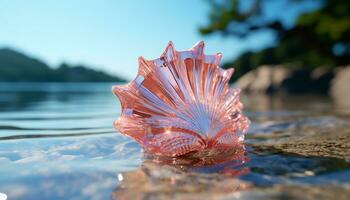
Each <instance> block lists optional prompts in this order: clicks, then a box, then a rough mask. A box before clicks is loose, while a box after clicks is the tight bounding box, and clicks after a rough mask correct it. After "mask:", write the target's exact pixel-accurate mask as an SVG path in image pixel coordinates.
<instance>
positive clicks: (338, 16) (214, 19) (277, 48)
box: [199, 0, 350, 78]
mask: <svg viewBox="0 0 350 200" xmlns="http://www.w3.org/2000/svg"><path fill="white" fill-rule="evenodd" d="M276 1H277V0H251V1H247V0H221V1H209V2H210V4H211V11H210V14H209V23H208V24H207V25H206V26H203V27H200V29H199V31H200V33H202V34H203V35H210V34H215V33H220V34H222V35H223V36H224V37H236V38H246V37H249V36H251V35H252V34H254V33H255V32H256V31H261V30H268V31H271V32H272V33H273V34H274V37H275V41H276V42H275V45H274V46H272V47H271V46H270V47H267V48H265V49H263V50H261V51H258V52H244V53H243V54H242V55H240V56H239V57H238V58H237V59H235V60H234V61H232V62H231V63H226V65H225V66H232V65H233V66H235V67H237V68H236V75H235V78H236V77H237V76H240V75H242V74H244V73H246V72H248V71H250V70H251V69H254V68H256V67H258V66H259V65H262V64H280V63H298V64H299V65H301V66H303V67H305V68H308V69H313V68H316V67H319V66H328V67H335V66H339V65H345V64H349V57H350V1H344V0H285V2H286V4H287V5H290V6H295V5H299V6H300V5H301V6H302V5H303V4H307V3H310V2H311V3H315V2H317V3H318V5H319V6H317V7H316V8H314V9H310V10H308V11H306V12H301V13H299V15H298V16H297V18H296V20H295V22H294V24H293V26H292V27H288V26H286V24H285V23H284V21H283V20H282V18H276V19H268V17H266V11H269V12H279V13H281V15H284V14H285V13H284V12H283V10H274V9H273V8H270V9H267V10H266V9H265V10H264V8H266V7H269V6H270V5H272V4H273V3H274V2H276ZM247 2H249V3H247ZM244 3H245V4H248V6H247V5H246V6H245V8H243V7H244V6H243V5H244Z"/></svg>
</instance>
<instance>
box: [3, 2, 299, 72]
mask: <svg viewBox="0 0 350 200" xmlns="http://www.w3.org/2000/svg"><path fill="white" fill-rule="evenodd" d="M0 7H1V12H0V24H1V31H0V47H13V48H16V49H18V50H20V51H23V52H24V53H27V54H29V55H31V56H35V57H37V58H39V59H42V60H44V61H45V62H47V63H48V64H50V65H52V66H57V65H59V64H60V63H61V62H63V61H65V62H68V63H70V64H86V65H89V66H92V67H94V68H96V69H102V70H105V71H107V72H110V73H113V74H120V75H122V76H125V77H127V78H132V77H134V76H135V74H136V72H137V58H138V56H141V55H142V56H144V57H145V58H148V59H151V58H155V57H158V56H159V55H160V54H161V52H162V51H163V49H164V47H165V46H166V44H167V43H168V41H169V40H172V41H173V42H174V44H175V47H176V48H177V49H178V50H184V49H188V48H190V47H191V46H192V45H193V44H194V43H196V42H197V41H199V40H204V41H205V43H206V54H212V53H216V52H222V53H223V54H224V60H225V59H226V60H227V59H232V58H233V57H236V56H237V55H239V54H240V53H241V52H242V51H244V50H246V49H259V48H261V47H263V46H265V45H268V44H271V43H272V41H273V40H272V37H271V35H269V34H268V33H261V34H258V35H257V36H255V37H253V38H249V39H247V40H237V39H227V38H222V37H220V36H215V35H214V36H210V37H208V36H206V37H204V36H201V35H200V34H199V33H198V27H199V26H200V25H205V24H206V22H207V15H208V12H209V9H210V8H209V5H208V3H207V2H206V1H205V0H190V1H188V0H187V1H186V0H177V1H161V0H150V1H142V0H139V1H136V0H130V1H126V0H125V1H117V0H105V1H99V0H65V1H63V0H62V1H47V0H33V1H23V0H11V1H7V0H0ZM292 14H293V13H292ZM270 17H274V14H273V13H272V15H271V16H270Z"/></svg>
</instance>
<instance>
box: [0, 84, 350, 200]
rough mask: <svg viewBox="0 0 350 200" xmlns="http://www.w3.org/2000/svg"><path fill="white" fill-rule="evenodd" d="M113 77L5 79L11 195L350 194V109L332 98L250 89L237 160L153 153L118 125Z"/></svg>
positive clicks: (2, 187) (4, 187) (1, 109)
mask: <svg viewBox="0 0 350 200" xmlns="http://www.w3.org/2000/svg"><path fill="white" fill-rule="evenodd" d="M112 85H113V84H112V83H0V193H5V194H7V196H8V199H10V200H16V199H25V200H31V199H33V200H34V199H35V200H37V199H42V200H45V199H50V200H56V199H76V200H78V199H94V200H98V199H163V198H173V199H186V198H187V199H201V198H204V197H205V198H210V199H283V198H290V199H299V198H303V199H328V198H329V197H332V198H333V197H334V198H335V196H337V199H347V198H348V196H349V195H350V152H349V151H350V123H349V122H350V108H349V107H346V106H339V105H337V104H336V103H334V102H333V101H332V99H330V98H329V97H326V96H313V95H307V96H306V95H303V96H274V97H269V96H265V95H250V96H243V97H242V101H243V102H244V104H245V113H246V115H247V116H248V117H249V118H250V119H251V121H252V124H251V127H250V129H249V131H248V134H247V136H246V141H245V147H244V148H242V150H241V151H239V152H238V153H237V154H236V155H235V156H233V157H232V159H230V160H224V161H222V160H220V161H215V162H217V163H215V162H214V163H212V164H200V165H199V164H198V165H196V164H193V163H192V164H188V163H187V164H186V161H183V160H176V161H174V160H170V161H168V160H159V159H158V160H157V159H155V158H154V157H152V156H150V155H144V153H143V152H142V150H141V148H140V147H139V146H138V144H137V143H135V142H133V141H132V140H131V139H129V138H127V137H125V136H122V135H121V134H119V133H117V131H116V130H115V129H114V128H113V126H112V123H113V121H114V120H115V119H117V117H118V116H119V114H120V105H119V101H118V100H117V98H116V97H115V96H114V95H113V94H112V93H111V86H112ZM238 154H239V155H238ZM182 162H183V163H182ZM219 186H220V187H219ZM208 191H210V193H208ZM186 195H187V196H186ZM208 195H209V196H208Z"/></svg>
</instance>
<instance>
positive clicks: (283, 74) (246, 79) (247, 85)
mask: <svg viewBox="0 0 350 200" xmlns="http://www.w3.org/2000/svg"><path fill="white" fill-rule="evenodd" d="M289 75H290V70H289V69H288V68H287V67H285V66H283V65H276V66H272V65H263V66H261V67H259V68H257V69H256V70H252V71H250V72H248V73H247V74H245V75H244V76H242V77H241V78H240V79H239V80H238V81H237V82H236V83H235V85H236V86H237V87H239V88H241V89H242V90H245V91H247V92H251V93H267V92H273V91H274V90H276V89H277V88H280V87H281V84H282V82H283V81H284V80H285V79H286V78H287V77H289Z"/></svg>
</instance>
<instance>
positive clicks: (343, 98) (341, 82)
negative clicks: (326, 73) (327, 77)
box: [330, 66, 350, 109]
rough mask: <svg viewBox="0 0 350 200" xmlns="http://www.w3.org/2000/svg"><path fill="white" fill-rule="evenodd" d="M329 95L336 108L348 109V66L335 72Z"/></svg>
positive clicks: (349, 88) (349, 87)
mask: <svg viewBox="0 0 350 200" xmlns="http://www.w3.org/2000/svg"><path fill="white" fill-rule="evenodd" d="M330 94H331V96H332V98H333V99H334V101H335V103H336V105H337V106H338V107H340V108H341V109H345V108H350V66H347V67H344V68H342V69H338V70H336V73H335V77H334V78H333V80H332V82H331V89H330Z"/></svg>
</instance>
